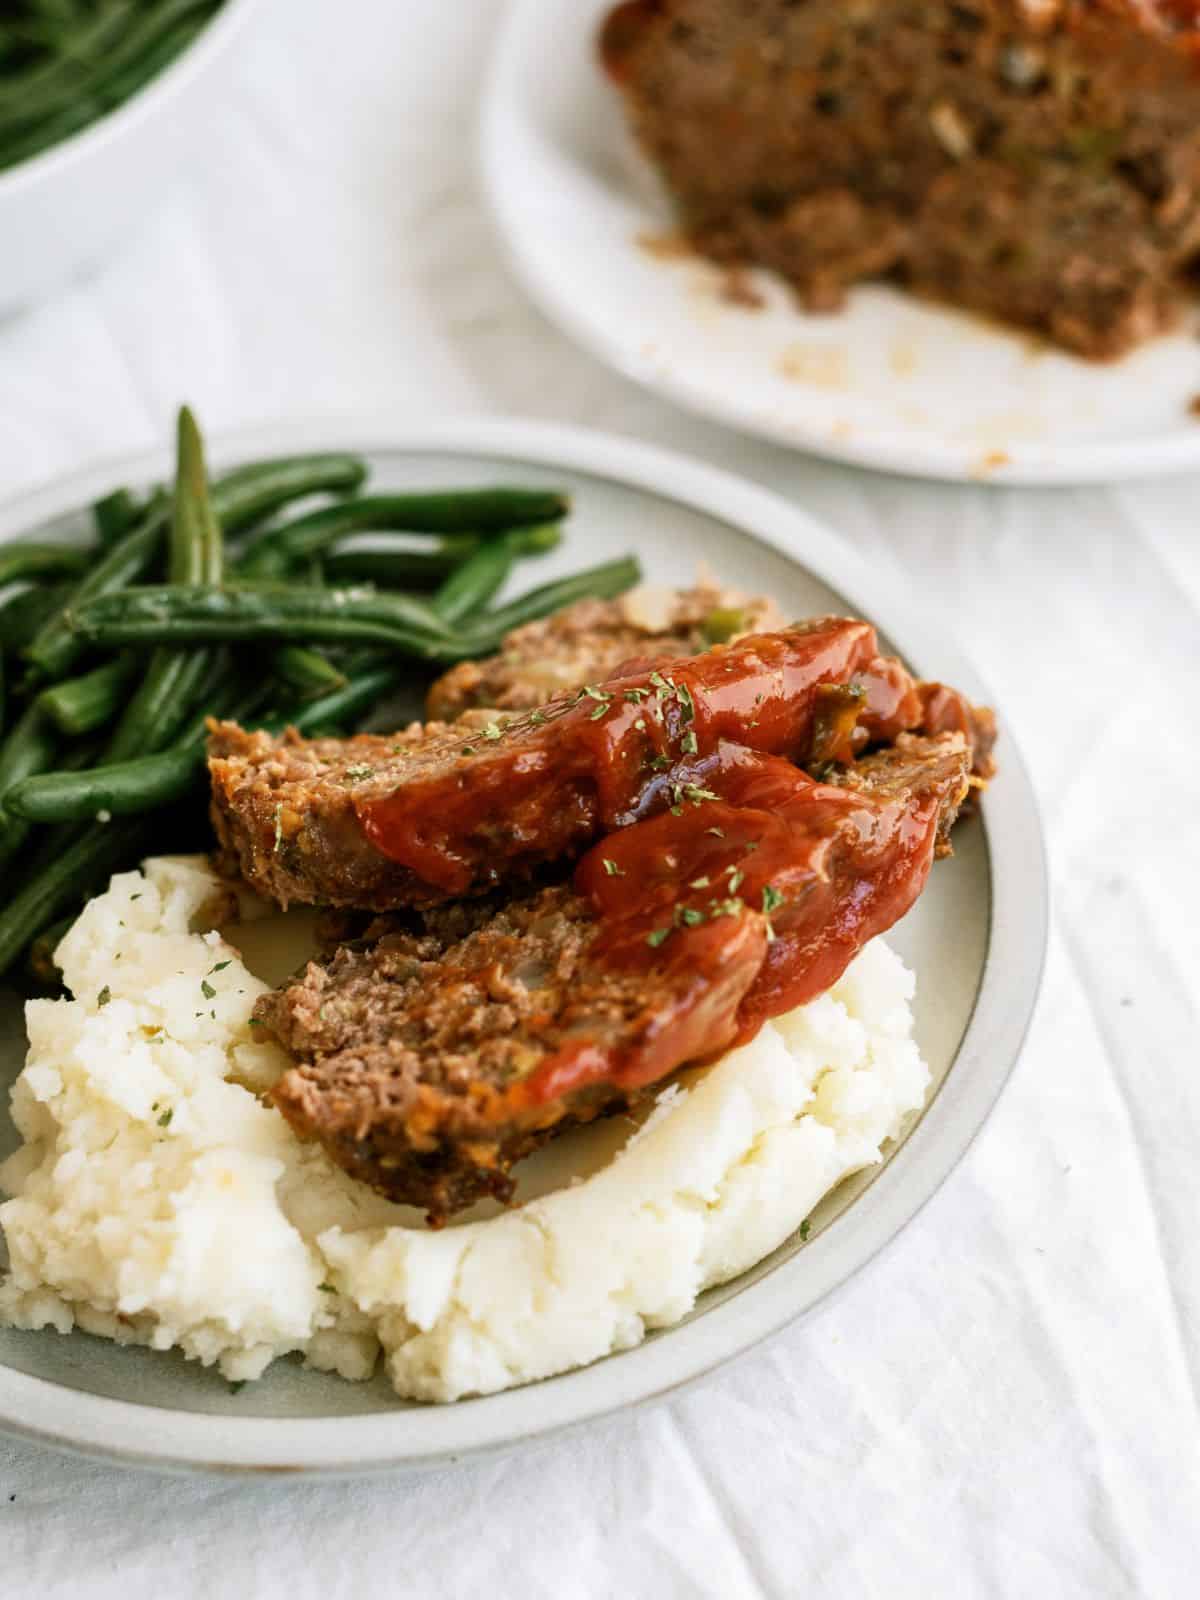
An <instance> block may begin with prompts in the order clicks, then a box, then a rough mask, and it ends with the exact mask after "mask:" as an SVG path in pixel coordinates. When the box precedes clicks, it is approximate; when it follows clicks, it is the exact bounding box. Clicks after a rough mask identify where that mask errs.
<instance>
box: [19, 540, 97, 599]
mask: <svg viewBox="0 0 1200 1600" xmlns="http://www.w3.org/2000/svg"><path fill="white" fill-rule="evenodd" d="M89 559H90V558H89V555H88V552H87V551H86V550H80V549H79V548H78V546H77V545H69V544H43V543H41V542H40V541H39V540H36V539H19V540H17V541H16V542H15V543H13V544H6V545H0V588H3V587H4V585H5V584H9V583H17V582H20V581H22V580H23V579H27V578H58V577H68V578H69V577H73V576H74V575H75V574H76V573H79V572H82V571H83V569H84V568H85V567H86V566H87V564H88V560H89Z"/></svg>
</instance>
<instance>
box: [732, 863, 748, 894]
mask: <svg viewBox="0 0 1200 1600" xmlns="http://www.w3.org/2000/svg"><path fill="white" fill-rule="evenodd" d="M728 870H729V892H730V894H736V893H737V892H738V890H739V889H740V888H741V886H742V879H743V878H744V877H745V876H746V874H745V873H744V872H737V871H735V870H734V868H732V867H730V868H729V869H728Z"/></svg>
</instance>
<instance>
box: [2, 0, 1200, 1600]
mask: <svg viewBox="0 0 1200 1600" xmlns="http://www.w3.org/2000/svg"><path fill="white" fill-rule="evenodd" d="M500 9H501V0H443V3H433V0H342V3H341V4H337V5H334V4H330V3H328V0H324V3H323V0H290V3H289V4H286V5H285V4H283V3H282V0H277V4H276V5H275V6H274V7H273V8H268V12H267V15H266V16H265V18H264V19H263V23H262V24H261V25H260V26H259V28H258V29H257V31H256V33H255V35H254V37H253V38H252V40H251V42H250V43H249V44H248V46H247V48H246V50H245V51H244V52H243V54H242V57H241V59H240V61H239V63H238V65H237V68H236V71H235V73H234V75H233V76H232V77H231V80H230V81H229V83H228V85H227V87H226V88H225V90H224V91H223V92H222V94H221V97H220V99H219V101H214V104H213V106H212V115H211V119H210V126H209V130H208V139H207V147H206V150H205V151H204V152H202V154H201V157H200V159H199V160H198V162H197V163H196V165H195V168H194V169H193V170H189V171H188V172H186V173H180V175H179V178H178V182H177V184H176V185H175V187H174V190H173V192H172V193H171V194H170V195H169V196H168V197H167V200H166V203H165V205H164V206H163V208H162V210H161V212H159V213H158V214H157V215H156V216H155V217H154V218H153V219H152V220H150V221H149V222H148V224H147V225H146V227H145V228H144V230H143V231H142V232H141V233H140V234H139V235H138V236H136V237H135V238H134V239H132V240H131V241H130V242H129V244H128V247H127V248H126V250H125V252H124V253H123V254H122V255H121V256H120V258H119V259H116V260H114V261H112V262H111V263H110V264H109V265H108V266H107V267H106V268H105V270H103V271H102V272H101V273H100V274H99V275H97V276H95V277H93V278H92V279H91V280H90V281H88V282H86V283H85V284H82V285H80V286H78V287H76V288H74V289H72V290H71V291H69V292H67V293H64V294H61V295H59V296H58V297H57V298H55V299H54V300H53V301H51V302H49V303H47V304H44V305H42V306H41V307H39V308H37V309H35V310H33V311H30V312H27V313H26V314H24V315H22V316H19V317H17V318H15V319H12V320H10V321H8V322H7V323H3V324H0V492H2V493H3V494H4V495H9V494H12V493H15V492H17V491H18V490H20V489H22V488H25V487H27V486H31V485H33V484H35V483H37V482H40V481H42V480H44V479H46V478H47V477H51V476H53V475H55V474H58V473H60V472H67V471H71V470H73V469H75V468H77V467H79V466H81V465H83V464H85V463H88V462H92V461H95V460H96V459H98V458H102V457H105V456H107V455H110V454H113V453H115V452H120V451H128V450H136V449H140V448H142V447H145V446H149V445H153V444H161V443H162V441H163V440H164V439H165V438H166V437H167V436H168V431H169V428H170V425H171V416H172V411H173V408H174V406H175V405H176V403H177V402H178V401H179V400H180V399H182V398H184V397H186V398H187V399H189V400H190V402H191V403H192V404H193V405H194V406H195V407H196V408H197V409H198V411H199V414H200V416H201V417H202V419H203V421H204V422H205V424H206V425H207V426H208V427H209V428H212V429H215V428H218V427H222V428H223V427H229V426H234V425H237V424H240V423H252V422H261V421H271V420H275V419H278V418H285V417H288V416H289V415H294V414H296V413H302V414H312V413H319V412H323V411H336V410H351V409H353V410H367V411H370V410H378V411H388V412H391V413H394V414H395V415H396V416H397V418H402V417H403V416H404V415H405V414H406V413H409V412H415V413H416V414H418V415H420V416H422V417H427V416H429V415H430V414H431V413H433V412H435V411H436V412H441V413H454V412H475V413H480V412H490V413H501V414H529V415H538V416H546V417H554V418H558V419H563V420H569V421H572V422H577V423H586V424H592V425H595V426H598V427H602V428H607V429H611V430H614V431H616V432H620V433H625V434H629V435H633V436H636V437H639V438H643V439H649V440H653V441H655V442H657V443H660V444H666V445H671V446H674V447H677V448H679V449H682V450H685V451H688V452H690V453H692V454H694V455H696V456H699V457H701V458H703V459H705V460H708V461H711V462H714V463H717V464H719V465H722V466H726V467H729V468H732V469H733V470H734V471H737V472H741V473H744V474H746V475H748V476H750V477H752V478H755V479H757V480H759V481H761V482H762V483H765V484H767V485H769V486H770V487H772V488H774V489H776V490H780V491H782V492H783V493H785V494H788V495H790V496H792V497H794V498H795V499H796V500H797V501H799V502H800V503H802V504H804V505H805V506H807V507H808V508H809V509H811V510H812V511H813V512H814V513H815V514H817V515H818V516H820V517H822V518H824V519H825V520H826V521H827V522H828V523H829V524H830V525H831V526H832V527H834V528H835V529H837V530H838V531H839V532H840V533H841V534H843V535H844V536H845V537H846V538H847V539H848V540H849V541H850V542H851V543H853V544H854V545H855V546H857V548H858V549H859V550H860V551H861V552H862V553H863V554H864V555H866V556H867V557H868V559H870V560H871V561H874V562H880V563H885V564H887V565H889V566H891V567H892V568H894V569H895V570H896V571H898V572H900V573H902V574H903V575H904V576H905V577H906V579H907V581H908V582H910V583H912V584H913V585H914V586H918V587H919V588H920V589H921V590H922V591H923V592H924V593H925V594H927V595H929V596H931V597H933V598H934V599H935V600H936V601H937V602H938V603H939V604H940V605H941V607H942V609H943V610H944V613H945V615H946V617H947V618H948V619H949V620H950V621H951V622H952V624H953V625H954V627H955V628H956V629H957V631H958V632H959V634H960V635H961V636H962V638H963V639H964V641H965V643H966V644H967V647H968V648H969V649H970V651H971V652H972V653H973V655H974V657H975V659H976V661H977V663H978V665H979V667H980V669H981V670H982V671H983V672H984V673H985V674H986V676H987V678H988V679H989V681H990V683H991V684H992V686H993V688H994V690H995V693H996V697H997V700H998V703H999V706H1000V708H1001V711H1002V716H1003V721H1004V725H1005V727H1006V728H1007V729H1011V730H1012V731H1013V733H1014V734H1015V735H1017V736H1018V737H1019V739H1020V741H1021V743H1022V746H1023V748H1024V751H1025V754H1026V756H1027V758H1028V759H1029V760H1030V763H1031V765H1032V768H1033V772H1034V777H1035V781H1036V783H1037V786H1038V789H1039V792H1040V796H1041V801H1042V805H1043V807H1044V813H1045V820H1046V825H1047V829H1048V833H1049V844H1050V850H1051V856H1052V862H1053V871H1054V880H1055V894H1056V908H1055V922H1054V932H1053V942H1052V947H1051V953H1050V960H1049V967H1048V970H1047V975H1046V983H1045V989H1044V992H1043V996H1042V1002H1041V1005H1040V1008H1039V1013H1038V1017H1037V1019H1036V1022H1035V1026H1034V1030H1033V1033H1032V1035H1031V1037H1030V1040H1029V1043H1028V1046H1027V1048H1026V1050H1025V1052H1024V1055H1023V1058H1022V1060H1021V1063H1020V1065H1019V1066H1018V1068H1017V1070H1016V1072H1015V1074H1014V1076H1013V1079H1012V1081H1011V1084H1010V1086H1009V1088H1008V1089H1007V1091H1006V1093H1005V1094H1004V1096H1003V1098H1002V1100H1001V1102H1000V1104H999V1106H998V1108H997V1110H996V1112H995V1114H994V1116H993V1117H992V1119H991V1121H990V1123H989V1124H988V1126H987V1128H986V1130H985V1132H984V1133H983V1135H982V1136H981V1138H980V1139H979V1141H978V1142H977V1144H976V1145H975V1147H974V1148H973V1150H972V1151H971V1153H970V1155H969V1156H968V1158H967V1159H966V1161H965V1162H964V1163H963V1165H962V1166H961V1168H960V1169H959V1170H958V1171H957V1172H956V1173H955V1174H954V1176H953V1177H952V1178H951V1179H950V1181H949V1182H948V1183H947V1184H946V1185H945V1187H944V1188H943V1189H942V1191H941V1192H940V1194H939V1195H938V1196H937V1197H936V1199H935V1200H934V1201H933V1202H932V1203H931V1204H930V1205H929V1206H928V1207H927V1209H926V1210H925V1211H924V1212H923V1213H922V1214H921V1216H920V1217H919V1218H918V1219H917V1220H916V1221H915V1222H914V1223H913V1224H912V1226H910V1227H909V1228H908V1229H907V1230H906V1231H905V1233H904V1234H903V1235H902V1237H901V1238H900V1239H899V1240H897V1241H896V1243H895V1244H894V1245H893V1246H892V1247H891V1248H890V1249H889V1250H888V1251H887V1252H886V1253H885V1255H884V1256H883V1258H882V1259H881V1260H879V1261H877V1262H876V1263H875V1264H874V1265H873V1266H871V1267H870V1268H869V1269H868V1270H867V1271H866V1272H864V1273H863V1274H862V1276H861V1278H860V1279H859V1280H858V1281H856V1282H855V1283H854V1284H852V1285H851V1286H850V1287H849V1289H848V1290H847V1291H846V1292H844V1293H843V1294H842V1295H841V1296H840V1297H839V1298H837V1299H836V1300H835V1302H834V1303H833V1304H832V1305H831V1306H829V1307H828V1308H826V1309H824V1310H822V1311H821V1312H819V1313H818V1314H817V1315H816V1316H815V1317H813V1318H812V1319H811V1320H810V1321H809V1322H807V1323H806V1324H805V1325H804V1326H803V1327H801V1328H797V1329H793V1330H792V1331H790V1332H788V1333H786V1334H784V1335H783V1336H781V1337H780V1338H778V1339H777V1340H775V1341H774V1342H773V1343H772V1344H770V1345H769V1346H767V1347H765V1348H763V1349H761V1350H759V1351H756V1352H754V1353H752V1354H751V1355H749V1356H748V1357H746V1358H745V1359H743V1360H742V1361H741V1362H740V1363H737V1364H736V1365H734V1366H733V1367H732V1368H729V1369H727V1370H726V1371H724V1372H723V1373H721V1374H719V1375H718V1376H716V1377H715V1378H712V1379H710V1380H708V1381H706V1382H704V1383H703V1384H701V1385H700V1386H699V1387H697V1388H695V1389H694V1390H692V1391H691V1392H690V1393H688V1394H687V1395H686V1396H684V1397H683V1398H680V1399H676V1400H674V1401H671V1402H670V1403H667V1404H664V1405H661V1406H659V1407H658V1408H656V1409H651V1410H647V1411H645V1412H642V1413H639V1414H635V1415H629V1416H623V1417H618V1418H616V1419H614V1420H612V1421H610V1422H608V1423H605V1424H604V1425H601V1426H599V1427H595V1428H592V1429H590V1430H589V1431H588V1432H587V1433H583V1434H579V1435H577V1436H574V1437H571V1438H568V1439H566V1440H565V1441H562V1442H559V1443H556V1444H550V1445H547V1446H543V1447H541V1448H538V1449H535V1450H531V1451H529V1452H526V1453H523V1454H518V1455H516V1456H514V1457H512V1458H509V1459H507V1460H502V1461H498V1462H495V1463H492V1464H487V1465H479V1466H469V1467H463V1468H458V1469H454V1470H448V1471H443V1472H439V1473H436V1474H432V1475H430V1476H428V1477H426V1478H410V1479H404V1478H386V1477H385V1478H380V1479H374V1480H368V1481H361V1482H353V1483H345V1484H337V1483H330V1484H312V1485H304V1484H299V1485H297V1484H287V1483H272V1484H263V1483H261V1482H249V1481H246V1482H240V1481H230V1480H223V1481H205V1480H183V1479H174V1480H172V1479H156V1478H154V1477H151V1476H148V1475H144V1474H138V1473H132V1472H129V1471H124V1470H119V1469H116V1468H111V1467H107V1466H104V1465H92V1464H87V1463H83V1462H79V1461H76V1460H73V1459H70V1458H67V1457H65V1456H60V1455H58V1454H55V1453H53V1452H50V1451H47V1450H43V1449H40V1448H36V1447H32V1446H29V1445H26V1444H21V1443H13V1442H11V1441H7V1440H3V1441H0V1596H3V1597H5V1600H10V1597H14V1600H15V1597H27V1596H31V1595H34V1594H36V1595H38V1596H40V1597H45V1600H49V1597H51V1596H80V1595H86V1596H97V1597H107V1596H113V1597H117V1596H119V1597H120V1600H141V1597H143V1596H147V1597H148V1596H152V1595H153V1596H155V1597H157V1596H160V1595H163V1594H167V1595H170V1596H171V1597H172V1600H191V1597H193V1596H195V1597H200V1596H206V1597H207V1596H212V1595H224V1594H231V1595H233V1594H236V1595H239V1596H251V1597H260V1596H262V1597H274V1596H280V1597H284V1596H286V1597H287V1600H309V1597H314V1600H315V1597H320V1600H338V1597H341V1596H354V1597H355V1600H361V1597H365V1596H371V1595H385V1594H386V1595H416V1596H424V1595H431V1596H433V1595H446V1596H458V1595H467V1594H470V1593H473V1592H475V1591H476V1590H479V1591H484V1590H486V1591H488V1592H491V1593H496V1594H499V1595H502V1596H507V1595H510V1594H511V1595H516V1594H520V1595H522V1596H523V1597H529V1600H537V1597H540V1596H547V1597H549V1596H553V1597H554V1600H573V1597H577V1596H578V1597H587V1600H592V1597H597V1596H608V1595H638V1596H640V1595H649V1594H654V1595H655V1596H676V1595H679V1596H690V1595H699V1596H707V1595H713V1596H720V1597H722V1600H725V1597H741V1596H777V1595H778V1596H792V1595H801V1594H805V1595H809V1594H811V1595H820V1596H834V1597H841V1596H847V1597H849V1596H853V1597H855V1600H858V1597H865V1596H887V1597H889V1600H891V1597H896V1596H908V1595H921V1596H937V1597H940V1596H953V1597H955V1600H959V1597H963V1600H971V1597H975V1596H981V1597H994V1596H998V1597H1005V1600H1007V1597H1010V1596H1014V1597H1015V1596H1020V1597H1022V1600H1024V1597H1030V1596H1037V1597H1054V1600H1068V1597H1076V1596H1078V1597H1086V1600H1099V1597H1109V1596H1113V1597H1125V1596H1135V1595H1136V1596H1153V1597H1156V1600H1157V1597H1164V1600H1166V1597H1172V1600H1173V1597H1176V1596H1184V1595H1193V1594H1196V1593H1197V1584H1198V1583H1200V1578H1198V1576H1197V1574H1198V1573H1200V1456H1198V1450H1200V1442H1198V1441H1200V1428H1198V1423H1200V1416H1198V1404H1197V1396H1198V1393H1200V1333H1198V1328H1200V1228H1198V1227H1197V1196H1198V1192H1200V1186H1198V1180H1197V1154H1198V1152H1200V1075H1198V1071H1197V1069H1198V1066H1200V1062H1198V1060H1197V1050H1196V1022H1197V1018H1196V1006H1195V991H1194V974H1195V973H1196V971H1197V969H1198V967H1200V934H1198V927H1200V919H1198V918H1197V917H1196V915H1195V911H1194V906H1192V905H1189V904H1188V903H1187V902H1188V898H1189V896H1190V897H1191V898H1193V899H1194V897H1195V895H1196V892H1197V889H1200V843H1198V832H1200V825H1198V824H1197V821H1196V811H1197V793H1198V790H1200V759H1198V758H1197V754H1196V738H1195V732H1194V729H1193V727H1192V726H1191V724H1192V723H1193V722H1194V720H1195V716H1196V708H1197V707H1198V706H1200V629H1198V613H1200V537H1198V535H1197V527H1196V522H1197V490H1198V489H1200V478H1191V479H1182V480H1176V481H1174V482H1165V483H1159V484H1137V485H1128V486H1124V487H1120V488H1113V489H1086V490H1083V489H1081V490H1065V491H1054V490H1047V491H1032V490H999V489H994V488H992V489H989V488H985V487H982V486H963V487H949V486H939V485H928V484H920V483H910V482H904V481H901V480H899V479H896V478H888V477H883V476H872V475H869V474H866V473H862V472H855V471H852V470H848V469H844V468H841V467H837V466H833V465H826V464H822V463H819V462H816V461H813V460H809V459H806V458H804V457H801V456H796V455H790V454H787V453H786V452H784V451H781V450H778V449H775V448H773V447H769V446H766V445H760V444H756V443H754V442H752V441H747V440H745V439H741V438H739V437H736V436H734V435H731V434H727V433H723V432H721V431H719V430H717V429H715V428H712V427H709V426H707V425H705V424H703V423H701V422H698V421H696V420H694V419H690V418H687V417H685V416H683V415H681V414H678V413H676V412H674V411H672V410H671V409H670V408H668V407H667V406H666V405H664V404H662V403H660V402H658V401H656V400H654V399H652V398H649V397H647V396H646V395H643V394H641V393H640V392H639V391H637V390H635V389H634V388H632V387H631V386H629V385H628V384H626V383H624V382H623V381H621V380H619V379H617V378H615V377H614V376H612V375H611V374H609V373H608V372H606V371H605V370H603V369H602V368H601V367H599V366H598V365H596V364H595V363H594V362H593V361H591V360H590V359H589V358H588V357H586V356H584V355H582V354H581V353H579V352H578V351H577V350H575V349H574V348H573V347H571V346H570V345H569V344H568V343H567V342H566V341H565V340H564V339H563V338H561V337H560V336H559V335H558V334H557V333H556V332H555V331H554V330H553V329H552V328H550V327H549V326H548V325H547V324H546V323H545V322H544V321H542V320H541V319H540V318H539V316H538V315H537V314H536V313H535V312H534V311H533V310H532V309H531V308H530V307H529V306H528V304H527V303H526V302H525V300H524V299H523V297H522V295H521V293H520V291H519V289H518V288H517V287H516V286H515V285H514V284H513V283H512V282H511V281H510V280H509V279H508V277H507V276H506V274H505V271H504V269H503V266H502V264H501V262H500V260H499V256H498V250H497V244H496V240H495V238H494V237H493V235H492V233H491V230H490V226H489V223H488V221H487V218H486V216H485V214H484V211H483V208H482V206H481V202H480V197H479V195H478V192H477V188H476V183H475V177H474V170H473V145H474V126H475V112H476V104H477V98H478V86H479V81H480V76H481V72H482V70H483V67H484V63H485V60H486V56H487V51H488V46H489V42H490V39H491V37H492V35H493V32H494V28H495V24H496V21H497V19H498V16H499V13H500ZM14 243H15V242H14V241H11V240H8V241H0V248H4V249H11V248H14ZM16 247H18V248H19V243H18V244H16ZM924 981H926V982H936V975H930V974H926V975H925V979H924ZM47 1337H50V1335H47ZM531 1404H535V1405H536V1393H534V1394H533V1395H531Z"/></svg>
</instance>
